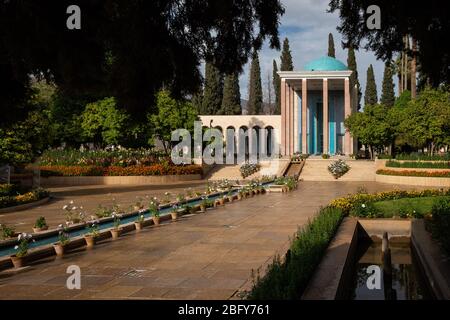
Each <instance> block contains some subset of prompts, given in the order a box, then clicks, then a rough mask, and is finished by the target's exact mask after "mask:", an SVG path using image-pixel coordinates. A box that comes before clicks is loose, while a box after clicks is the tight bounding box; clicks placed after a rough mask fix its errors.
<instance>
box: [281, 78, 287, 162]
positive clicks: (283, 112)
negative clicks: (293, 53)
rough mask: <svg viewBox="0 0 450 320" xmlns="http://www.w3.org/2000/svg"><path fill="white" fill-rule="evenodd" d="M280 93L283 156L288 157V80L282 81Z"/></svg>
mask: <svg viewBox="0 0 450 320" xmlns="http://www.w3.org/2000/svg"><path fill="white" fill-rule="evenodd" d="M280 93H281V97H280V98H281V99H280V100H281V101H280V104H281V148H280V149H281V150H280V152H281V155H283V156H284V155H286V126H285V123H286V80H285V79H281V86H280Z"/></svg>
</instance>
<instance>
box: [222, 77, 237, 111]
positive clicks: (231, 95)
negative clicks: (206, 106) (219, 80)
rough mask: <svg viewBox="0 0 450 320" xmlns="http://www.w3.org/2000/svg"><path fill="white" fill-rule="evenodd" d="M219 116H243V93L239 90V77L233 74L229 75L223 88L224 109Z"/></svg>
mask: <svg viewBox="0 0 450 320" xmlns="http://www.w3.org/2000/svg"><path fill="white" fill-rule="evenodd" d="M218 114H225V115H237V114H242V109H241V93H240V89H239V75H238V74H237V73H233V74H231V75H227V76H226V77H225V80H224V86H223V99H222V107H221V108H220V110H219V112H218Z"/></svg>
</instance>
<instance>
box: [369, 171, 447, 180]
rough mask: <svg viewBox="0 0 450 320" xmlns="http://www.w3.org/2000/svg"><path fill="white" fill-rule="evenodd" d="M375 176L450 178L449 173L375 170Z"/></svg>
mask: <svg viewBox="0 0 450 320" xmlns="http://www.w3.org/2000/svg"><path fill="white" fill-rule="evenodd" d="M377 174H381V175H386V176H403V177H429V178H450V171H414V170H402V171H397V170H389V169H380V170H377Z"/></svg>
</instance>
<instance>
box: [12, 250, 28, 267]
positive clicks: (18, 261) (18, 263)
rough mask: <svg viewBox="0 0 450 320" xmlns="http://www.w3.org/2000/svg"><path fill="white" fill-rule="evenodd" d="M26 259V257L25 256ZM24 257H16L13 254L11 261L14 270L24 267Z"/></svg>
mask: <svg viewBox="0 0 450 320" xmlns="http://www.w3.org/2000/svg"><path fill="white" fill-rule="evenodd" d="M25 257H26V256H25ZM25 257H18V256H16V255H15V254H14V255H12V256H11V261H12V263H13V265H14V268H16V269H17V268H22V267H24V266H25V265H26V260H25Z"/></svg>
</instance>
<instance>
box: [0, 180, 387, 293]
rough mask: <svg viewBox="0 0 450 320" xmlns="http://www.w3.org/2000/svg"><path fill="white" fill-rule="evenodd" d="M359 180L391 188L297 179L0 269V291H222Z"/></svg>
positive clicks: (236, 285) (243, 279)
mask: <svg viewBox="0 0 450 320" xmlns="http://www.w3.org/2000/svg"><path fill="white" fill-rule="evenodd" d="M361 186H364V187H365V188H366V189H367V190H368V191H369V192H375V191H381V190H391V189H394V188H395V187H394V186H392V185H382V184H377V183H374V182H370V183H367V184H365V183H361V182H301V183H300V184H299V189H298V190H296V191H294V192H291V193H287V194H268V195H259V196H255V197H253V198H250V199H246V200H243V201H240V202H234V203H231V204H227V205H226V206H225V207H224V208H218V209H215V210H211V211H208V212H207V213H205V214H198V215H191V216H189V217H183V218H182V219H181V220H180V221H179V222H176V223H167V224H163V225H161V226H160V227H150V228H146V229H145V230H143V231H142V232H140V233H135V232H132V233H129V234H127V235H125V236H123V237H122V238H121V239H119V240H117V241H114V242H112V241H111V240H106V241H105V242H104V243H101V244H98V245H97V246H96V247H95V248H94V249H93V250H89V251H86V250H84V249H81V250H79V251H77V252H73V253H70V254H68V255H67V256H66V257H64V258H53V257H52V258H49V259H47V260H44V261H40V262H38V264H35V265H33V266H31V267H30V268H29V269H28V270H27V271H24V272H21V273H18V274H11V273H9V274H5V273H4V272H3V273H0V299H228V298H230V297H232V296H233V295H234V294H235V292H236V291H238V290H239V289H240V288H242V286H244V285H246V284H247V285H248V279H249V278H250V276H251V270H252V269H257V268H259V267H261V266H263V265H265V264H266V263H268V262H270V261H271V259H272V257H273V255H274V254H275V253H276V252H283V251H284V250H285V249H284V248H286V246H287V245H288V244H289V238H290V237H291V236H292V235H293V234H294V232H295V231H296V230H297V227H298V226H299V225H304V224H305V223H306V222H307V221H308V219H309V218H311V217H313V216H314V215H315V213H316V212H317V210H318V209H319V207H320V206H323V205H326V204H327V203H328V202H329V201H330V200H331V199H333V198H336V197H339V196H344V195H346V194H348V193H354V192H356V190H357V189H358V187H361ZM73 264H76V265H78V266H80V268H81V273H82V280H81V286H82V288H81V290H68V289H66V287H65V284H66V279H67V277H68V276H69V275H68V274H66V269H67V267H68V266H69V265H73Z"/></svg>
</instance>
